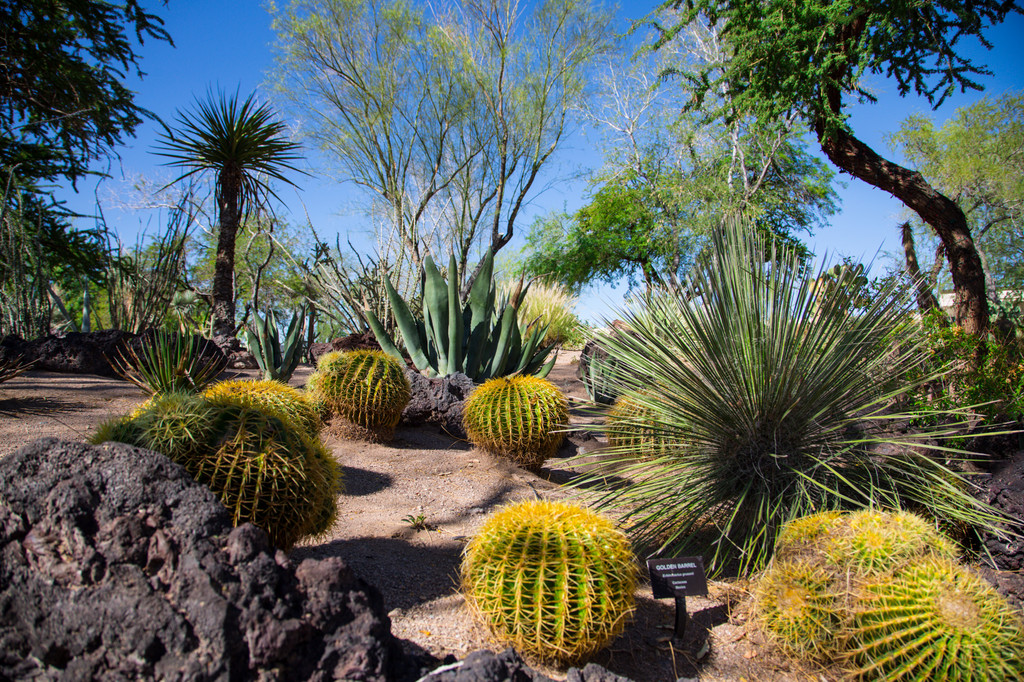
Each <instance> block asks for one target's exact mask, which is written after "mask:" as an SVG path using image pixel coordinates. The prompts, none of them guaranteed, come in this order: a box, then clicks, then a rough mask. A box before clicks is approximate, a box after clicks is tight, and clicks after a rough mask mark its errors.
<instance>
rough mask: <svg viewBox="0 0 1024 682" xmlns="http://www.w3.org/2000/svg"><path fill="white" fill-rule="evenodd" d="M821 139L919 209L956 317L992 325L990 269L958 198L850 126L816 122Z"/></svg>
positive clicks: (860, 172)
mask: <svg viewBox="0 0 1024 682" xmlns="http://www.w3.org/2000/svg"><path fill="white" fill-rule="evenodd" d="M816 128H817V134H818V142H819V143H820V144H821V149H822V151H824V152H825V155H826V156H828V158H829V159H831V161H832V163H834V164H836V165H837V166H839V167H840V168H841V169H843V170H844V171H846V172H847V173H850V174H851V175H853V176H854V177H856V178H860V179H861V180H863V181H865V182H867V183H869V184H871V185H874V186H875V187H878V188H879V189H883V190H885V191H886V192H889V193H890V194H892V195H893V196H895V197H896V198H897V199H899V200H900V201H902V202H903V203H904V204H906V205H907V206H908V207H910V208H911V209H913V210H914V211H916V212H917V214H918V215H919V216H921V219H922V220H924V222H926V223H927V224H928V225H930V226H931V227H932V228H933V229H934V230H935V233H936V234H937V235H938V236H939V239H941V240H942V243H943V245H944V246H945V250H946V257H947V258H948V259H949V269H950V273H951V274H952V276H953V288H954V290H955V292H956V321H957V324H959V325H960V326H962V327H963V328H964V331H966V332H967V333H969V334H975V335H981V334H984V333H985V331H986V330H987V329H988V299H987V298H986V296H985V271H984V270H983V269H982V266H981V258H979V256H978V250H977V248H975V246H974V240H973V239H972V238H971V231H970V229H969V228H968V227H967V219H966V218H965V217H964V213H963V211H962V210H960V207H959V206H957V205H956V202H954V201H952V200H951V199H949V198H948V197H946V196H944V195H943V194H941V193H940V192H938V191H937V190H936V189H935V188H934V187H932V186H931V185H929V184H928V183H927V182H926V181H925V179H924V177H923V176H922V175H921V174H920V173H918V172H916V171H912V170H909V169H907V168H903V167H902V166H899V165H897V164H895V163H892V162H891V161H888V160H886V159H884V158H882V157H881V156H879V155H878V154H877V153H876V152H875V151H874V150H873V149H871V148H870V147H868V146H867V145H866V144H864V143H863V142H861V141H860V140H858V139H857V138H856V137H854V136H853V135H852V134H851V133H849V132H848V131H846V130H842V129H840V130H836V131H834V132H831V133H829V134H828V135H827V136H826V133H825V131H824V129H823V127H822V126H821V125H820V124H819V125H818V126H816Z"/></svg>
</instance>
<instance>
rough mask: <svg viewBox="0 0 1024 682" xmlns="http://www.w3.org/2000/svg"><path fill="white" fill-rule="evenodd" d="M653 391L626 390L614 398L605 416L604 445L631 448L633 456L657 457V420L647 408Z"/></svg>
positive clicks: (660, 447)
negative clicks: (606, 437) (605, 437)
mask: <svg viewBox="0 0 1024 682" xmlns="http://www.w3.org/2000/svg"><path fill="white" fill-rule="evenodd" d="M655 395H656V390H652V389H643V390H639V391H628V392H626V393H623V394H622V395H620V396H619V397H618V398H616V400H615V403H614V404H612V407H611V409H609V410H608V413H607V414H606V415H605V433H607V434H608V444H609V445H611V446H612V447H614V448H617V449H619V450H622V451H626V450H632V451H633V452H634V453H635V455H634V456H635V457H637V458H640V459H644V458H651V457H657V456H658V455H660V454H662V452H663V450H664V443H663V441H662V439H661V435H660V426H659V424H658V423H657V419H658V415H657V413H656V412H655V411H653V410H651V409H650V407H649V401H651V400H652V398H653V397H654V396H655Z"/></svg>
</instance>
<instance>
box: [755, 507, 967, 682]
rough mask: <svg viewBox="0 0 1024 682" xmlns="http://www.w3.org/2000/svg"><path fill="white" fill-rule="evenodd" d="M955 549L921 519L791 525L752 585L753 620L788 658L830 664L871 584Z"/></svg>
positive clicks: (867, 515) (833, 515)
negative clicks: (766, 568) (858, 602)
mask: <svg viewBox="0 0 1024 682" xmlns="http://www.w3.org/2000/svg"><path fill="white" fill-rule="evenodd" d="M954 554H955V550H954V546H953V544H952V543H951V542H950V541H949V540H947V539H946V538H945V537H943V536H942V535H941V534H940V533H938V532H937V531H936V530H935V529H934V528H933V527H932V526H930V525H929V524H928V523H927V522H926V521H925V520H924V519H922V518H921V517H919V516H915V515H914V514H908V513H905V512H895V513H890V512H882V511H877V510H874V509H865V510H862V511H859V512H854V513H852V514H840V513H837V512H820V513H817V514H812V515H810V516H805V517H802V518H798V519H794V520H793V521H791V522H789V523H787V524H786V525H785V526H784V527H783V528H782V531H781V533H780V534H779V539H778V543H777V544H776V547H775V559H774V560H773V562H772V565H771V566H770V567H769V568H768V570H766V571H765V572H764V573H763V574H761V575H760V576H758V577H757V579H756V580H755V581H754V584H753V587H752V595H753V611H752V613H753V618H754V621H755V622H756V623H757V624H758V625H759V626H760V627H761V628H763V629H764V631H765V632H766V633H767V634H768V635H769V636H770V637H771V638H772V639H773V640H774V641H775V642H776V643H777V644H778V645H779V646H780V647H781V648H782V649H783V650H784V651H785V652H786V653H788V654H790V655H793V656H796V657H798V658H802V659H809V658H810V659H815V660H818V661H821V662H825V663H827V662H830V661H833V660H835V659H838V658H843V657H845V656H846V655H847V651H846V649H847V646H848V641H849V638H850V627H851V625H852V623H853V618H854V613H855V610H856V608H857V607H856V602H857V600H858V599H859V598H860V597H861V595H862V594H863V586H864V585H865V584H867V583H869V582H874V583H875V584H884V583H886V582H889V581H892V580H894V579H896V578H894V576H896V575H897V574H898V573H899V572H900V571H902V570H903V569H904V568H906V567H907V566H908V565H910V566H913V565H917V564H919V563H920V562H922V561H934V560H940V561H946V562H949V561H951V560H952V559H953V557H954Z"/></svg>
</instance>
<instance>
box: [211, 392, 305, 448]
mask: <svg viewBox="0 0 1024 682" xmlns="http://www.w3.org/2000/svg"><path fill="white" fill-rule="evenodd" d="M203 395H204V396H206V397H207V398H208V399H211V400H213V399H218V398H222V397H225V396H226V397H229V398H230V399H232V400H234V401H235V402H237V403H239V404H240V405H244V406H245V407H251V408H253V409H257V410H262V411H263V412H267V413H269V414H272V415H274V416H275V417H277V418H278V419H280V420H281V421H290V422H292V423H293V424H294V425H295V426H297V427H298V428H300V429H302V431H303V432H304V433H305V434H306V435H307V436H309V437H310V438H311V439H313V440H315V439H316V438H318V437H319V435H320V428H321V426H323V425H322V423H321V421H320V415H318V414H317V411H316V408H314V407H313V404H312V402H310V400H309V399H308V397H307V395H306V394H305V393H302V392H301V391H299V390H298V389H295V388H292V387H291V386H288V385H287V384H283V383H281V382H280V381H274V380H266V379H265V380H263V381H246V380H242V379H232V380H229V381H219V382H217V383H215V384H213V385H212V386H210V387H209V388H208V389H206V391H204V392H203Z"/></svg>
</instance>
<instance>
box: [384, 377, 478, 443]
mask: <svg viewBox="0 0 1024 682" xmlns="http://www.w3.org/2000/svg"><path fill="white" fill-rule="evenodd" d="M405 376H406V378H408V379H409V389H410V394H411V397H410V398H409V404H408V405H406V406H405V410H403V411H402V423H403V424H413V425H415V424H436V425H438V426H440V427H441V428H442V429H443V430H444V431H446V432H447V433H449V434H451V435H452V436H455V437H456V438H465V437H466V429H465V427H463V425H462V408H463V406H464V405H465V403H466V399H467V398H469V394H470V393H472V392H473V389H475V388H476V384H474V383H473V380H472V379H470V378H469V377H468V376H466V375H465V374H462V373H460V372H456V373H455V374H449V375H448V376H444V377H433V378H429V377H425V376H423V375H422V374H420V373H419V372H417V371H416V370H414V369H410V368H406V370H405Z"/></svg>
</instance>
